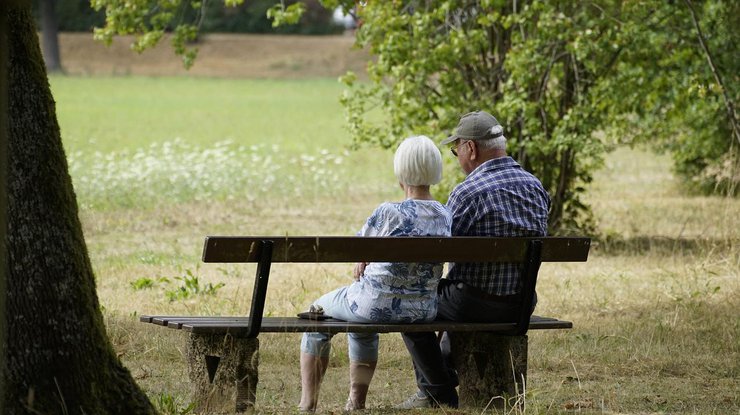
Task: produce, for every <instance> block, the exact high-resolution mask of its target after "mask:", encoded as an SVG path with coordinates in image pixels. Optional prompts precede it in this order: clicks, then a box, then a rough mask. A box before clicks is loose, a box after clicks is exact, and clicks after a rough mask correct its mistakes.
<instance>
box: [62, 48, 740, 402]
mask: <svg viewBox="0 0 740 415" xmlns="http://www.w3.org/2000/svg"><path fill="white" fill-rule="evenodd" d="M90 38H91V36H90V35H89V34H74V35H72V34H63V35H62V38H61V45H62V60H63V65H64V66H65V67H66V69H67V75H66V76H62V75H54V76H52V77H51V85H52V92H53V93H54V96H55V99H56V101H57V111H58V116H59V120H60V126H61V130H62V138H63V141H64V145H65V148H66V151H67V154H68V159H69V162H70V171H71V174H72V178H73V181H74V184H75V189H76V193H77V197H78V201H79V203H80V208H81V210H80V215H81V219H82V223H83V228H84V232H85V238H86V241H87V244H88V249H89V251H90V256H91V260H92V262H93V266H94V268H95V273H96V279H97V287H98V295H99V297H100V303H101V307H102V308H103V313H104V316H105V318H106V323H107V330H108V334H109V336H110V338H111V340H112V342H113V345H114V347H115V349H116V351H117V353H118V356H119V357H120V358H121V359H122V361H123V362H124V364H125V365H126V367H128V368H129V370H130V371H131V373H132V374H133V376H134V378H135V379H136V381H137V382H138V384H139V385H140V386H141V387H142V388H143V389H144V390H145V391H146V393H147V394H148V395H149V396H150V398H151V399H152V401H153V402H155V404H156V405H157V406H158V408H160V410H161V411H162V412H163V413H166V414H178V413H184V412H185V410H186V408H187V406H188V403H189V383H188V380H187V367H186V364H185V358H184V352H185V345H186V337H185V335H184V334H183V333H180V332H175V331H173V330H166V329H163V328H160V327H153V326H151V327H150V325H144V324H140V323H138V322H137V321H138V318H137V317H138V315H141V314H192V315H198V314H213V315H243V314H245V313H246V311H247V310H248V307H249V301H250V295H251V294H250V293H251V285H252V283H253V278H254V271H255V270H254V267H253V266H250V265H244V266H242V265H239V266H237V265H217V264H201V263H200V261H199V258H200V250H201V247H202V241H203V237H204V236H206V235H250V234H251V235H257V234H271V235H284V234H290V235H311V234H325V235H350V234H353V233H354V232H355V231H356V230H357V229H358V228H359V226H360V225H361V224H362V223H363V221H364V219H365V218H366V216H367V215H368V214H369V213H370V212H371V211H372V210H373V208H374V207H375V206H376V205H377V204H378V203H380V202H381V201H384V200H397V199H398V198H400V197H401V195H400V194H399V193H398V191H397V190H396V189H397V187H396V185H395V182H394V179H393V176H392V172H391V170H392V168H391V164H390V163H391V154H390V153H388V152H383V151H380V150H375V149H363V150H359V151H349V150H347V147H348V145H349V144H350V141H349V140H348V138H347V134H346V132H345V131H344V130H343V113H342V108H341V106H340V105H339V104H338V96H339V94H341V92H342V87H341V86H340V85H338V84H337V82H336V77H337V76H339V75H341V74H342V73H343V72H344V71H345V70H348V69H350V70H355V71H361V70H362V65H363V64H364V62H365V60H366V56H365V55H363V53H362V52H361V51H354V52H347V50H348V48H349V47H350V46H351V44H352V39H351V37H326V38H295V37H289V36H285V37H265V36H235V35H214V36H211V37H207V38H206V40H205V43H204V44H203V45H201V52H200V53H201V60H199V61H198V62H196V66H195V67H194V68H193V69H192V70H191V72H189V73H187V72H185V71H184V69H182V68H181V67H180V66H179V63H178V61H177V60H176V58H175V57H174V56H173V55H172V54H171V52H170V51H169V49H167V48H158V49H156V50H154V51H149V52H146V53H145V54H144V55H141V56H137V55H135V54H134V53H133V52H130V51H129V50H128V46H127V42H126V41H125V40H124V41H123V42H119V41H117V42H116V43H115V44H114V45H113V46H112V48H111V49H105V48H104V47H103V46H101V45H99V44H95V43H93V42H92V41H91V40H90ZM445 168H446V169H450V170H449V171H452V170H451V169H454V168H455V166H454V164H452V163H450V164H448V165H447V166H446V167H445ZM589 189H590V190H589V194H588V202H589V203H590V204H591V205H592V206H593V209H594V213H595V216H596V219H597V220H598V227H599V232H600V235H601V236H602V237H601V238H600V240H599V241H598V242H596V243H595V246H594V248H593V249H592V252H591V256H590V258H589V261H588V262H587V263H585V264H546V265H544V266H543V268H542V270H541V272H540V280H539V283H538V291H539V293H540V303H539V305H538V309H537V311H536V313H537V314H542V315H549V316H556V317H559V318H562V319H566V320H572V321H573V322H574V325H575V327H574V329H573V330H570V331H558V332H547V333H545V332H535V333H530V353H529V356H530V362H529V382H528V387H527V391H526V394H525V398H526V403H527V406H526V413H536V414H540V413H542V414H558V413H610V414H616V413H620V414H621V413H628V414H651V413H670V414H674V413H680V414H712V413H714V414H738V413H740V382H739V381H738V379H739V378H740V364H739V363H738V362H740V353H739V345H738V343H739V342H738V338H740V312H739V311H738V310H739V309H740V248H739V247H738V241H739V240H740V201H739V200H737V199H726V198H722V197H708V196H690V195H686V194H685V193H684V192H683V190H682V188H681V186H680V183H679V182H678V181H677V180H676V178H675V177H674V176H673V174H672V173H671V171H670V159H669V158H668V157H667V156H665V155H656V154H654V153H653V152H651V151H650V150H649V149H647V148H642V147H638V148H620V149H618V150H616V151H615V152H613V153H611V154H610V155H609V156H608V157H607V159H606V163H605V166H604V167H603V168H602V169H601V170H600V171H598V172H597V173H596V179H595V182H594V183H593V184H591V185H590V188H589ZM272 275H273V276H272V279H271V287H270V290H269V291H268V298H267V305H266V313H268V314H270V315H291V314H293V313H295V312H298V311H302V310H303V309H305V308H306V307H307V305H308V304H310V302H311V300H313V299H315V298H316V297H318V296H319V295H320V294H321V293H323V292H326V291H328V290H330V289H333V288H335V287H338V286H340V285H342V284H346V283H347V282H348V281H349V278H350V265H346V264H321V265H294V266H288V265H283V266H276V267H274V269H273V273H272ZM299 339H300V337H299V336H297V335H291V334H285V335H282V334H281V335H263V336H261V337H260V340H261V356H260V361H261V364H260V384H259V388H258V392H257V393H258V398H257V399H258V407H257V409H258V410H259V411H260V412H263V413H285V412H289V413H290V412H295V407H296V404H297V402H298V396H299V384H300V380H299V371H298V364H297V359H298V345H299ZM334 345H335V347H334V349H333V351H332V357H331V363H330V364H331V366H330V368H329V371H328V374H327V377H326V379H325V383H324V387H323V389H322V396H321V401H320V410H321V411H322V412H325V413H336V412H340V411H341V408H342V407H343V403H344V401H345V399H346V393H347V364H348V362H347V355H346V341H345V337H344V336H343V335H339V336H337V337H336V338H335V342H334ZM380 347H381V351H380V355H381V358H380V362H379V368H378V371H377V372H376V377H375V379H374V381H373V384H372V386H371V391H370V395H369V398H368V403H369V407H370V409H371V411H370V412H373V413H383V412H386V411H389V410H390V409H389V408H391V407H392V406H393V405H394V404H396V403H398V402H400V401H402V400H403V399H405V398H406V397H407V396H408V395H409V394H410V393H412V392H413V391H414V382H413V371H412V368H411V362H410V360H409V358H408V355H407V353H406V351H405V348H404V346H403V343H402V341H401V339H400V336H398V335H397V334H386V335H382V336H381V346H380ZM417 413H418V412H417ZM421 413H430V414H431V413H471V414H472V413H479V411H467V412H466V411H450V410H447V411H442V410H430V411H425V412H421Z"/></svg>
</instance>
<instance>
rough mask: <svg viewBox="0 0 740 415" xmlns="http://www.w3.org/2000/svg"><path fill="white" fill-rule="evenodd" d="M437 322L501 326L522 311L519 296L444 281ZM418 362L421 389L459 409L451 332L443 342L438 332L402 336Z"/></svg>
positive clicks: (413, 357)
mask: <svg viewBox="0 0 740 415" xmlns="http://www.w3.org/2000/svg"><path fill="white" fill-rule="evenodd" d="M437 294H438V297H439V306H438V310H437V320H451V321H465V322H480V323H498V322H511V321H514V320H515V319H516V316H517V314H518V312H519V304H518V303H519V298H518V296H516V295H514V296H503V297H497V296H491V295H488V294H485V293H482V292H481V291H479V290H478V289H476V288H474V287H470V286H468V285H467V284H464V283H462V282H459V281H450V280H447V279H442V280H440V282H439V286H438V288H437ZM402 337H403V341H404V343H406V348H407V349H408V351H409V353H410V354H411V358H412V359H413V362H414V372H415V373H416V382H417V385H418V386H419V390H421V391H423V392H425V393H426V394H427V396H429V397H430V398H431V399H432V400H434V401H435V402H436V403H437V404H444V405H451V404H453V402H454V405H453V406H457V405H456V404H457V393H456V392H455V387H457V384H458V382H457V374H456V372H455V370H454V367H453V366H452V356H451V350H450V342H449V337H448V336H447V333H444V335H443V336H442V341H441V342H440V341H439V340H438V339H437V336H436V335H435V333H434V332H421V333H402Z"/></svg>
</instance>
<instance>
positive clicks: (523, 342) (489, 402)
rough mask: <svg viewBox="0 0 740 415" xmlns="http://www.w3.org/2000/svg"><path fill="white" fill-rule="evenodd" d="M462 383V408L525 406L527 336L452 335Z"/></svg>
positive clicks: (455, 358) (472, 333)
mask: <svg viewBox="0 0 740 415" xmlns="http://www.w3.org/2000/svg"><path fill="white" fill-rule="evenodd" d="M450 342H451V347H452V356H453V360H454V364H455V367H456V368H457V373H458V377H459V381H460V386H459V388H458V391H459V394H460V406H464V407H474V408H486V407H488V408H494V407H495V408H504V407H506V408H511V407H513V406H523V403H524V400H523V396H522V394H523V393H524V391H525V384H526V379H527V336H502V335H496V334H492V333H484V332H471V333H460V332H458V333H450Z"/></svg>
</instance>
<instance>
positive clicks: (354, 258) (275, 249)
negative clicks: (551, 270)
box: [203, 236, 591, 263]
mask: <svg viewBox="0 0 740 415" xmlns="http://www.w3.org/2000/svg"><path fill="white" fill-rule="evenodd" d="M533 240H539V241H542V258H541V261H542V262H581V261H586V259H588V251H589V246H590V244H591V240H590V239H589V238H561V237H534V238H488V237H468V236H456V237H447V238H440V237H395V238H394V237H358V236H298V237H296V236H290V237H286V236H263V237H259V236H256V237H251V236H250V237H244V236H208V237H206V240H205V246H204V248H203V262H220V263H237V262H259V260H260V258H259V249H258V247H259V244H261V243H262V242H263V241H270V242H272V257H271V261H272V262H286V263H287V262H360V261H364V262H373V261H382V262H524V260H525V259H526V253H527V247H528V246H529V242H530V241H533Z"/></svg>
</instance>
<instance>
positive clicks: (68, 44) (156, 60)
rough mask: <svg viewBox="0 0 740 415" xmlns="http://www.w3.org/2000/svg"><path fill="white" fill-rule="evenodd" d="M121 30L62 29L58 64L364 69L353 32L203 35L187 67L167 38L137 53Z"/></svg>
mask: <svg viewBox="0 0 740 415" xmlns="http://www.w3.org/2000/svg"><path fill="white" fill-rule="evenodd" d="M132 40H133V38H132V37H129V36H122V37H119V38H117V39H115V40H114V42H113V44H112V45H111V46H109V47H106V46H105V45H104V44H103V43H102V42H97V41H95V40H93V37H92V34H90V33H62V34H60V38H59V44H60V53H61V56H62V66H63V68H64V70H65V72H66V73H67V74H70V75H144V76H169V75H193V76H213V77H229V78H317V77H337V76H340V75H343V74H344V73H345V72H347V71H348V70H351V71H354V72H355V73H357V74H358V75H364V73H365V67H366V65H367V62H368V60H369V55H368V54H367V53H366V52H365V51H363V50H358V49H355V48H353V45H354V37H353V36H351V35H344V36H288V35H232V34H209V35H204V36H203V38H202V40H201V41H200V42H199V43H198V44H197V45H196V46H197V48H198V50H199V52H198V59H197V60H196V62H195V65H194V66H193V67H192V68H191V69H190V70H189V71H188V70H186V69H184V68H183V66H182V61H181V60H180V58H179V57H177V56H176V55H175V54H174V52H173V50H172V47H171V46H170V43H169V41H168V40H167V39H164V40H163V41H162V42H160V44H159V45H158V46H157V47H156V48H154V49H151V50H147V51H145V52H144V53H142V54H139V53H136V52H134V51H132V50H131V48H130V45H131V42H132Z"/></svg>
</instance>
